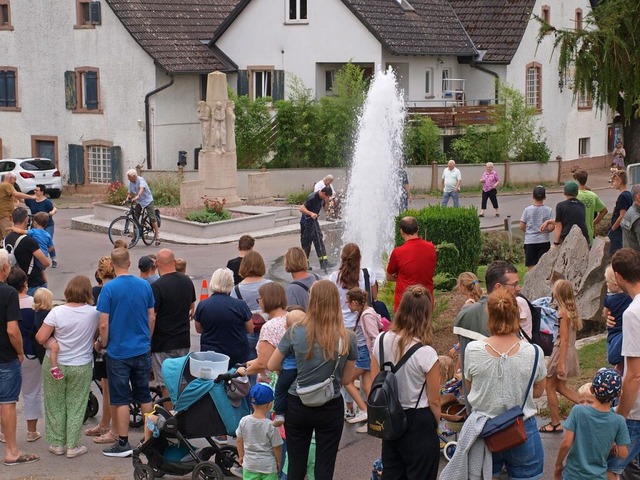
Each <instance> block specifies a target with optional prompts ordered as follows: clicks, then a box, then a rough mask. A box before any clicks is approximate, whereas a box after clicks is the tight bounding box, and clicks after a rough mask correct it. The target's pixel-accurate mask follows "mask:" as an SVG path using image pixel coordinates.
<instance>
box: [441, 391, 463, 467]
mask: <svg viewBox="0 0 640 480" xmlns="http://www.w3.org/2000/svg"><path fill="white" fill-rule="evenodd" d="M461 386H462V381H460V380H451V381H449V382H447V383H446V384H445V386H444V388H443V389H442V391H441V396H442V419H443V420H446V424H445V426H446V430H444V429H443V432H442V433H438V437H439V438H440V442H441V443H440V444H441V445H443V444H444V446H443V447H442V454H443V455H444V458H446V459H447V461H449V460H451V458H453V454H454V453H456V447H457V446H458V442H457V440H458V434H459V433H460V431H461V430H462V425H463V424H464V421H465V420H466V418H467V408H466V406H465V405H464V402H462V401H461V400H460V387H461ZM451 437H453V438H454V439H453V440H450V438H451Z"/></svg>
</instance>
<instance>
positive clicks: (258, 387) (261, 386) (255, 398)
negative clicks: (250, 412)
mask: <svg viewBox="0 0 640 480" xmlns="http://www.w3.org/2000/svg"><path fill="white" fill-rule="evenodd" d="M249 398H250V399H251V403H253V404H254V405H266V404H267V403H271V402H273V390H272V389H271V387H270V386H269V385H267V384H266V383H256V384H255V385H254V386H253V387H251V390H250V391H249Z"/></svg>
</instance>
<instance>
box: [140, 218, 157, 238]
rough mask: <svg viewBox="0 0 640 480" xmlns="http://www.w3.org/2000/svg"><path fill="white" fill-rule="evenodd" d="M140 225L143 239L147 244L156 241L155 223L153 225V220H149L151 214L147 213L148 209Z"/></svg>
mask: <svg viewBox="0 0 640 480" xmlns="http://www.w3.org/2000/svg"><path fill="white" fill-rule="evenodd" d="M140 225H141V228H142V232H141V233H142V241H143V242H144V244H145V245H153V242H155V241H156V232H155V230H154V229H153V225H151V220H149V215H147V211H146V210H145V212H144V216H143V217H142V223H141V224H140Z"/></svg>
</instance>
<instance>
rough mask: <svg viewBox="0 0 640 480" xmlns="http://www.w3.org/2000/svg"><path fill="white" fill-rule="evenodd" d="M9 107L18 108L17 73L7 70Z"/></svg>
mask: <svg viewBox="0 0 640 480" xmlns="http://www.w3.org/2000/svg"><path fill="white" fill-rule="evenodd" d="M6 76H7V107H15V106H16V72H14V71H13V70H7V72H6Z"/></svg>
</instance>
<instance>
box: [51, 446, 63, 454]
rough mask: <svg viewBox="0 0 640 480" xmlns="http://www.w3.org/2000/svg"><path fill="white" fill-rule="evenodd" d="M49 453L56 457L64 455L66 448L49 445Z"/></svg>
mask: <svg viewBox="0 0 640 480" xmlns="http://www.w3.org/2000/svg"><path fill="white" fill-rule="evenodd" d="M49 451H50V452H51V453H53V454H54V455H64V447H59V446H57V445H49Z"/></svg>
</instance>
